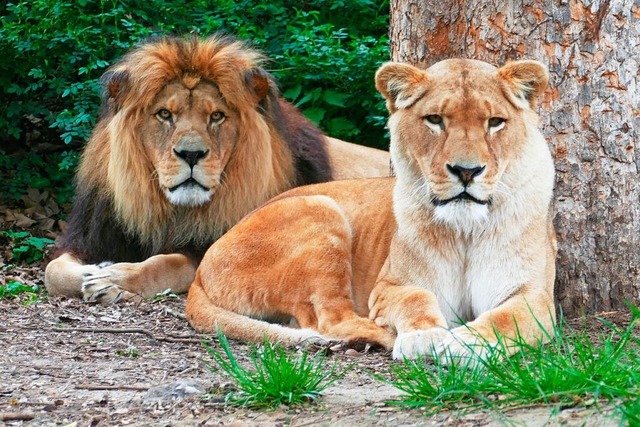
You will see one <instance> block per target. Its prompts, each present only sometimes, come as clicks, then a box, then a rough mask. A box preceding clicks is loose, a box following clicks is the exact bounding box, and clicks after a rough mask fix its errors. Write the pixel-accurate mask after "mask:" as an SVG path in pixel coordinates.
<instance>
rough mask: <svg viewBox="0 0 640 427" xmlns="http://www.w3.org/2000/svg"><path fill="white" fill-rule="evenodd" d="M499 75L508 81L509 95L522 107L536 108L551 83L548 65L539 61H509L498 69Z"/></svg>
mask: <svg viewBox="0 0 640 427" xmlns="http://www.w3.org/2000/svg"><path fill="white" fill-rule="evenodd" d="M498 76H499V77H500V78H501V79H502V80H503V81H504V82H505V83H506V88H507V96H509V97H510V98H511V100H512V101H513V102H514V104H516V105H517V106H519V107H521V108H535V106H536V101H537V99H538V97H539V96H540V95H541V94H542V92H543V91H544V90H545V89H546V87H547V84H548V83H549V72H548V71H547V67H545V66H544V65H543V64H542V63H540V62H538V61H514V62H509V63H507V64H506V65H505V66H503V67H502V68H500V69H499V70H498Z"/></svg>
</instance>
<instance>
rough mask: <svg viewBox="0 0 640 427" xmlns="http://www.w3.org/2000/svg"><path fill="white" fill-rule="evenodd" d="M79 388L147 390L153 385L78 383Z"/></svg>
mask: <svg viewBox="0 0 640 427" xmlns="http://www.w3.org/2000/svg"><path fill="white" fill-rule="evenodd" d="M76 388H77V389H79V390H134V391H147V390H149V389H150V388H151V387H150V386H146V385H108V384H78V385H76Z"/></svg>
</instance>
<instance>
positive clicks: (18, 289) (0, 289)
mask: <svg viewBox="0 0 640 427" xmlns="http://www.w3.org/2000/svg"><path fill="white" fill-rule="evenodd" d="M41 291H42V289H41V288H40V287H39V286H37V285H33V286H27V285H24V284H22V283H20V282H18V281H17V280H9V281H7V284H6V285H0V299H15V298H20V300H21V302H22V304H24V305H30V304H33V303H36V302H39V301H42V299H43V295H42V292H41Z"/></svg>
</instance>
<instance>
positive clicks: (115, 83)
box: [100, 70, 129, 107]
mask: <svg viewBox="0 0 640 427" xmlns="http://www.w3.org/2000/svg"><path fill="white" fill-rule="evenodd" d="M100 81H101V83H102V87H103V90H102V103H103V105H106V104H107V103H115V105H116V107H120V106H121V105H122V102H123V101H124V97H125V96H126V94H127V92H128V91H129V72H128V71H126V70H121V71H118V70H112V71H107V72H106V73H104V74H103V75H102V78H101V79H100Z"/></svg>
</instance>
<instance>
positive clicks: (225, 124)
mask: <svg viewBox="0 0 640 427" xmlns="http://www.w3.org/2000/svg"><path fill="white" fill-rule="evenodd" d="M188 83H190V84H185V82H184V81H173V82H171V83H169V84H168V85H167V86H165V87H164V88H163V89H162V91H161V92H160V93H158V95H157V96H156V97H155V99H154V100H153V102H152V103H151V104H150V106H149V108H148V109H147V110H146V111H145V113H144V114H145V117H144V119H143V125H142V129H141V133H140V134H141V136H142V144H143V145H144V149H145V151H146V153H147V156H148V157H149V159H150V160H151V162H152V164H153V167H154V170H155V173H156V174H157V180H158V184H159V186H160V188H161V190H162V192H163V193H164V194H165V196H166V197H167V199H168V200H169V201H170V202H171V203H172V204H174V205H179V206H192V207H194V206H200V205H203V204H205V203H207V202H209V201H210V200H211V196H212V195H213V193H214V192H215V190H216V188H217V187H218V186H219V185H220V181H221V176H222V173H223V171H224V169H225V165H226V164H227V162H228V161H229V157H230V155H231V152H232V150H233V146H234V142H235V141H236V140H237V138H238V128H237V126H236V125H235V124H236V123H237V113H236V112H234V111H233V109H231V108H230V107H229V106H228V105H227V104H226V103H225V101H224V99H223V97H222V95H221V94H220V91H219V90H218V89H217V88H216V87H215V86H214V85H212V84H211V83H209V82H206V81H204V80H202V81H201V80H199V79H197V80H196V81H191V82H188Z"/></svg>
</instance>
